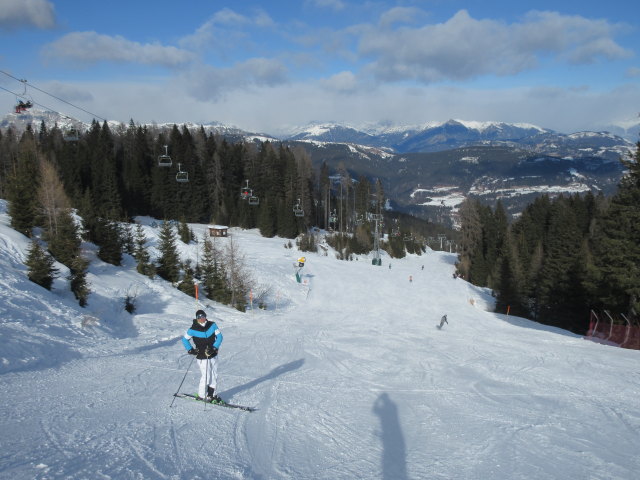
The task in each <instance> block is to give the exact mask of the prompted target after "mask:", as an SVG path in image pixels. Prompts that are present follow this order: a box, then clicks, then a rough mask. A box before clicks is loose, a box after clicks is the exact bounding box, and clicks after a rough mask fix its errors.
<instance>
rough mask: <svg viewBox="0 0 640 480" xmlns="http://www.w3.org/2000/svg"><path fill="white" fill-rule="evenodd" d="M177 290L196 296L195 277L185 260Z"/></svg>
mask: <svg viewBox="0 0 640 480" xmlns="http://www.w3.org/2000/svg"><path fill="white" fill-rule="evenodd" d="M178 290H180V291H181V292H182V293H186V294H187V295H189V296H190V297H194V298H195V296H196V286H195V278H194V273H193V268H191V265H190V263H189V262H188V261H187V262H186V264H185V267H184V276H183V277H182V280H181V281H180V283H179V284H178Z"/></svg>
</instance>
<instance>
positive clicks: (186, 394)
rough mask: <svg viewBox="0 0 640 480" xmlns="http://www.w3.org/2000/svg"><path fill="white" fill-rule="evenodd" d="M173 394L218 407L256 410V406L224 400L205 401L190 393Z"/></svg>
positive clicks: (246, 410)
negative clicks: (218, 401)
mask: <svg viewBox="0 0 640 480" xmlns="http://www.w3.org/2000/svg"><path fill="white" fill-rule="evenodd" d="M173 396H174V397H178V398H188V399H191V400H195V401H197V402H204V403H207V404H208V405H214V406H218V407H226V408H235V409H238V410H244V411H245V412H255V411H256V410H257V408H255V407H247V406H246V405H236V404H234V403H227V402H225V401H224V400H223V401H222V403H210V402H205V401H204V399H203V398H200V397H197V396H195V395H192V394H190V393H174V395H173Z"/></svg>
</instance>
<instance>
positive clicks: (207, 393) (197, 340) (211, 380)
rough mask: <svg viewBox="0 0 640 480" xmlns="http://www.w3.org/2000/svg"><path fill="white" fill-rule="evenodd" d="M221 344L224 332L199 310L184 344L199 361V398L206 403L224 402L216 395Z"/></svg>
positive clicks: (184, 339)
mask: <svg viewBox="0 0 640 480" xmlns="http://www.w3.org/2000/svg"><path fill="white" fill-rule="evenodd" d="M192 341H193V344H192V343H191V342H192ZM221 343H222V332H220V329H219V328H218V326H217V325H216V322H212V321H211V320H207V314H206V313H205V312H204V310H198V311H197V312H196V318H195V320H194V321H193V325H191V328H189V330H187V332H186V333H185V334H184V336H183V337H182V344H183V345H184V348H185V349H186V350H187V353H189V354H190V355H195V356H196V359H197V360H198V366H199V367H200V373H201V377H200V385H199V387H198V397H199V398H204V401H205V402H210V403H220V402H222V399H221V398H220V397H219V396H218V395H216V393H215V391H216V384H217V382H218V359H217V357H218V349H219V348H220V344H221Z"/></svg>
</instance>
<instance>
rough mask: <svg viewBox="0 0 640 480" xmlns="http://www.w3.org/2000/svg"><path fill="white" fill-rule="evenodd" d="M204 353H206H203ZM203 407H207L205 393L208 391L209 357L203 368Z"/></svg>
mask: <svg viewBox="0 0 640 480" xmlns="http://www.w3.org/2000/svg"><path fill="white" fill-rule="evenodd" d="M205 355H206V354H205ZM204 392H205V393H204V409H205V410H206V409H207V393H209V357H207V366H206V367H205V370H204Z"/></svg>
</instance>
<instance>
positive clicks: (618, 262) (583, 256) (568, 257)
mask: <svg viewBox="0 0 640 480" xmlns="http://www.w3.org/2000/svg"><path fill="white" fill-rule="evenodd" d="M637 146H638V149H637V150H636V152H635V155H630V157H629V158H623V159H621V161H622V162H623V163H624V165H625V167H626V169H627V172H626V175H625V176H624V177H623V178H622V180H621V182H620V184H619V187H618V190H617V192H616V193H615V195H613V196H612V197H610V198H608V197H605V196H603V195H593V194H592V193H587V194H583V195H578V194H575V195H570V196H564V195H560V196H558V197H555V198H550V197H549V196H546V195H545V196H542V197H539V198H537V199H536V200H535V201H534V202H533V203H531V204H529V205H528V206H527V207H526V208H525V209H524V211H523V212H522V214H521V215H520V216H519V217H518V218H516V219H514V220H513V221H512V222H509V221H508V219H507V216H506V214H505V211H504V209H503V207H502V205H501V204H500V203H499V202H498V203H497V205H496V206H495V208H491V207H489V206H486V205H482V204H481V203H480V202H479V201H477V200H473V199H467V200H465V202H464V203H463V205H462V207H461V209H460V217H461V226H462V228H461V240H460V255H459V262H458V265H457V269H458V273H459V274H460V275H461V276H462V277H463V278H465V279H467V280H468V281H470V282H472V283H474V284H475V285H481V286H487V287H490V288H491V289H492V291H493V292H494V295H495V296H496V300H497V303H496V311H498V312H501V313H511V314H514V315H518V316H523V317H526V318H531V319H534V320H536V321H539V322H541V323H545V324H549V325H554V326H558V327H561V328H564V329H567V330H571V331H574V332H576V333H579V334H584V333H585V332H586V331H587V329H588V326H589V318H590V314H591V312H596V313H597V312H603V311H607V312H609V314H610V315H611V317H612V318H613V319H614V321H620V322H621V323H624V322H623V321H622V318H621V317H620V316H621V315H624V316H625V317H626V318H627V319H631V321H634V322H635V323H636V324H637V323H638V312H640V142H638V144H637Z"/></svg>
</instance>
